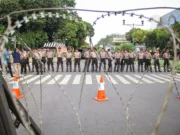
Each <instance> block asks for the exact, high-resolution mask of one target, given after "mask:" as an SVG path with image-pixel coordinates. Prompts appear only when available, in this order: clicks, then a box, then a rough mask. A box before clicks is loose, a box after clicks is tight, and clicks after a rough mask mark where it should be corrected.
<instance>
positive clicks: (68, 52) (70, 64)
mask: <svg viewBox="0 0 180 135" xmlns="http://www.w3.org/2000/svg"><path fill="white" fill-rule="evenodd" d="M71 59H72V53H71V51H70V49H69V48H68V49H67V52H66V72H68V67H69V66H70V72H72V60H71Z"/></svg>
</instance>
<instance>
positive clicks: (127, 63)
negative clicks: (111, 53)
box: [123, 59, 129, 72]
mask: <svg viewBox="0 0 180 135" xmlns="http://www.w3.org/2000/svg"><path fill="white" fill-rule="evenodd" d="M125 66H126V72H127V71H128V67H129V59H124V67H125ZM123 71H124V69H123Z"/></svg>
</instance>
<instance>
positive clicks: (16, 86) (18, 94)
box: [13, 76, 24, 99]
mask: <svg viewBox="0 0 180 135" xmlns="http://www.w3.org/2000/svg"><path fill="white" fill-rule="evenodd" d="M13 92H14V94H15V95H16V98H18V99H20V98H23V97H24V96H23V95H21V92H20V89H19V84H18V77H17V76H14V82H13Z"/></svg>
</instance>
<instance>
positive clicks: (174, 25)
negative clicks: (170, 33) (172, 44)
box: [172, 22, 180, 37]
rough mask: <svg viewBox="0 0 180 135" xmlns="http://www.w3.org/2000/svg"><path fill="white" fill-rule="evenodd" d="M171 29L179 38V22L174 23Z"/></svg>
mask: <svg viewBox="0 0 180 135" xmlns="http://www.w3.org/2000/svg"><path fill="white" fill-rule="evenodd" d="M172 28H173V30H174V32H175V33H176V35H177V36H178V37H180V22H176V23H175V24H173V25H172Z"/></svg>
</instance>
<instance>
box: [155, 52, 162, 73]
mask: <svg viewBox="0 0 180 135" xmlns="http://www.w3.org/2000/svg"><path fill="white" fill-rule="evenodd" d="M159 55H160V54H159V50H156V53H155V54H154V55H153V58H154V70H155V72H157V68H156V66H158V70H159V72H161V69H160V64H159Z"/></svg>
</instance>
